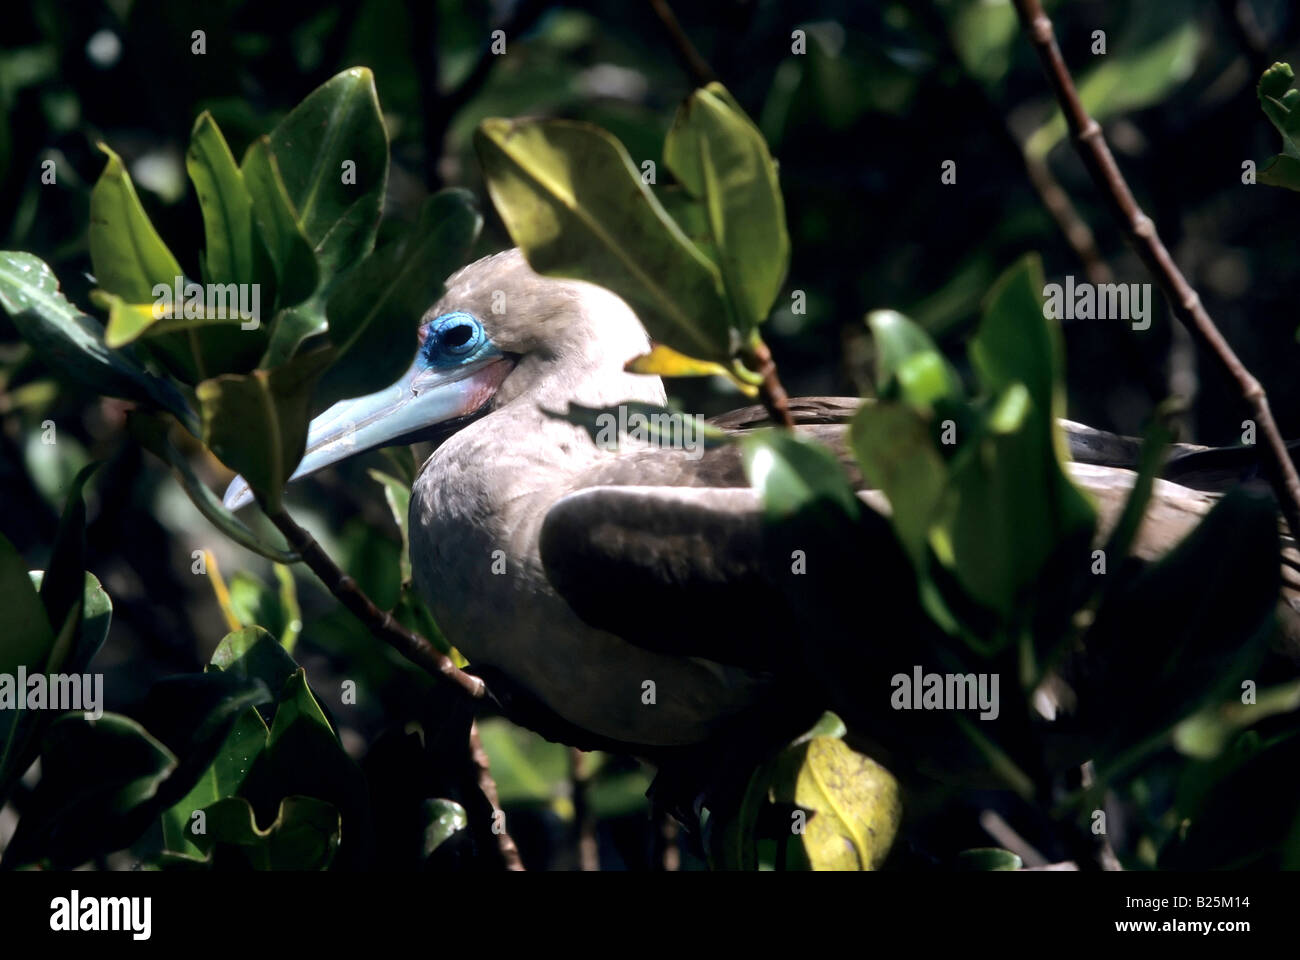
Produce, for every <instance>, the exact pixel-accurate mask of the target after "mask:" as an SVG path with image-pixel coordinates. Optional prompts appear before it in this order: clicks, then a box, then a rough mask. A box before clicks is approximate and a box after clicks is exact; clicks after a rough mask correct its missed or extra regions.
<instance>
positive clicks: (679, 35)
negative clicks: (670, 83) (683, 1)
mask: <svg viewBox="0 0 1300 960" xmlns="http://www.w3.org/2000/svg"><path fill="white" fill-rule="evenodd" d="M650 6H652V7H654V11H655V15H656V16H658V17H659V20H660V22H661V23H663V25H664V29H665V30H667V31H668V36H669V38H670V39H671V40H672V42H673V49H674V50H676V51H677V56H678V59H680V60H681V61H682V64H683V65H684V66H685V67H686V69H687V70H689V71H690V74H691V76H692V77H693V78H694V80H695V83H696V85H697V86H700V87H703V86H706V85H708V84H710V83H712V82H713V81H715V80H717V79H718V78H717V75H716V74H714V72H713V68H712V67H710V66H709V63H708V61H707V60H705V59H704V58H703V57H702V56H700V52H699V51H698V50H696V49H695V45H694V44H693V43H691V38H690V37H688V36H686V31H684V30H683V29H682V25H681V24H680V23H678V22H677V15H676V14H674V13H673V8H672V7H670V6H668V3H667V0H650Z"/></svg>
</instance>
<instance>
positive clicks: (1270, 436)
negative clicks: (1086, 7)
mask: <svg viewBox="0 0 1300 960" xmlns="http://www.w3.org/2000/svg"><path fill="white" fill-rule="evenodd" d="M1015 5H1016V11H1017V12H1018V13H1019V14H1020V21H1021V23H1022V24H1023V26H1024V28H1025V31H1026V33H1028V35H1029V39H1030V41H1031V42H1032V43H1033V45H1034V48H1035V50H1037V52H1038V57H1039V59H1040V60H1041V61H1042V63H1043V68H1044V70H1045V71H1046V73H1047V77H1048V80H1049V81H1050V82H1051V84H1052V88H1053V90H1054V91H1055V93H1056V99H1057V101H1058V102H1059V103H1060V106H1061V112H1062V113H1064V114H1065V119H1066V123H1067V124H1068V125H1069V128H1070V133H1071V135H1072V137H1073V139H1074V142H1075V147H1076V149H1078V151H1079V155H1080V157H1081V158H1082V159H1083V162H1084V165H1085V166H1086V167H1087V168H1088V172H1089V173H1090V174H1091V175H1092V179H1093V181H1094V182H1095V183H1096V184H1097V186H1098V187H1100V188H1101V190H1102V191H1103V192H1104V193H1105V195H1106V198H1107V200H1108V201H1109V203H1110V205H1111V207H1112V209H1113V211H1114V213H1115V215H1116V216H1117V217H1118V218H1119V221H1120V223H1121V225H1122V226H1123V227H1124V230H1125V233H1126V234H1127V236H1128V239H1129V242H1130V243H1131V244H1132V246H1133V248H1134V250H1135V251H1136V252H1137V254H1138V256H1139V257H1140V258H1141V260H1142V262H1143V263H1144V264H1146V267H1147V269H1148V270H1149V271H1151V274H1152V275H1153V276H1154V277H1155V279H1156V282H1157V283H1158V284H1159V285H1160V289H1161V290H1163V291H1164V294H1165V296H1166V297H1168V298H1169V302H1170V305H1171V306H1172V308H1173V311H1174V315H1175V316H1176V317H1178V319H1179V320H1180V321H1181V322H1182V323H1183V325H1184V326H1186V327H1187V329H1188V331H1189V332H1190V333H1191V334H1192V336H1193V337H1194V338H1195V339H1196V341H1197V343H1198V344H1199V345H1201V346H1202V347H1205V348H1207V349H1208V350H1209V351H1210V352H1211V353H1212V354H1213V355H1214V356H1215V357H1216V358H1217V359H1218V361H1219V365H1220V366H1221V367H1222V368H1223V370H1224V372H1225V373H1227V374H1228V375H1229V376H1230V377H1232V379H1234V380H1235V381H1236V382H1237V385H1238V386H1239V387H1240V389H1241V395H1242V398H1243V399H1244V400H1245V401H1246V403H1247V405H1248V406H1249V407H1250V409H1251V411H1252V412H1253V413H1254V415H1255V421H1256V423H1257V425H1258V426H1259V432H1260V434H1262V435H1263V439H1264V443H1263V444H1262V446H1263V447H1264V454H1265V456H1264V465H1265V467H1266V468H1267V473H1268V474H1269V479H1270V481H1271V482H1272V484H1273V489H1274V491H1275V492H1276V494H1277V498H1278V505H1279V507H1280V508H1281V510H1282V514H1283V516H1285V517H1286V521H1287V526H1289V527H1290V528H1291V533H1292V535H1293V536H1296V535H1300V475H1298V474H1297V473H1296V468H1295V464H1294V463H1292V462H1291V457H1290V454H1289V453H1288V452H1287V447H1286V441H1285V440H1283V438H1282V434H1281V432H1280V431H1279V430H1278V427H1277V422H1276V421H1275V420H1274V419H1273V412H1272V410H1270V409H1269V405H1268V396H1267V394H1265V392H1264V388H1263V386H1261V385H1260V382H1259V381H1258V380H1257V379H1256V378H1255V377H1254V375H1253V374H1252V373H1251V372H1250V371H1249V370H1247V369H1246V367H1245V365H1244V364H1242V362H1241V360H1240V359H1238V357H1237V355H1236V354H1235V353H1234V352H1233V350H1232V347H1230V346H1229V345H1228V341H1227V340H1225V339H1224V338H1223V334H1221V333H1220V332H1219V328H1218V327H1216V326H1215V324H1214V321H1213V320H1212V319H1211V318H1210V315H1209V313H1207V312H1206V310H1205V307H1204V305H1203V304H1202V303H1201V298H1200V295H1199V294H1197V292H1196V290H1195V289H1193V287H1192V285H1191V284H1190V283H1188V282H1187V278H1186V277H1184V276H1183V273H1182V271H1181V270H1179V269H1178V265H1177V264H1176V263H1175V262H1174V259H1173V257H1172V256H1170V254H1169V251H1168V250H1167V249H1166V248H1165V245H1164V244H1163V243H1162V242H1161V241H1160V236H1159V234H1158V233H1157V232H1156V225H1155V223H1154V221H1152V219H1151V218H1150V217H1148V216H1147V215H1146V214H1145V213H1143V212H1142V208H1141V207H1139V206H1138V204H1137V201H1136V200H1135V199H1134V198H1133V192H1132V191H1131V190H1130V189H1129V186H1128V183H1127V181H1125V179H1124V175H1123V174H1122V173H1120V170H1119V167H1118V166H1117V165H1116V163H1115V158H1114V157H1113V156H1112V155H1111V152H1110V148H1109V147H1108V146H1107V145H1106V139H1105V137H1104V136H1103V135H1102V132H1101V125H1100V124H1098V123H1097V121H1096V120H1094V119H1093V118H1092V117H1091V116H1089V114H1088V111H1087V110H1086V109H1085V108H1084V106H1083V104H1082V102H1080V100H1079V94H1078V91H1076V90H1075V87H1074V79H1073V78H1072V77H1071V76H1070V70H1069V68H1068V67H1067V66H1066V65H1065V60H1064V59H1063V58H1062V57H1061V50H1060V47H1058V46H1057V44H1056V35H1055V33H1054V32H1053V30H1052V21H1051V20H1049V19H1048V18H1047V15H1046V14H1045V13H1044V12H1043V7H1042V4H1041V3H1040V2H1039V0H1015Z"/></svg>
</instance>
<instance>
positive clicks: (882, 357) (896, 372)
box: [867, 310, 962, 411]
mask: <svg viewBox="0 0 1300 960" xmlns="http://www.w3.org/2000/svg"><path fill="white" fill-rule="evenodd" d="M867 325H868V326H869V327H870V328H871V333H872V336H873V338H874V340H875V344H876V391H877V393H878V394H879V396H880V397H881V398H882V399H894V398H896V397H901V398H902V399H904V400H906V401H907V402H908V403H909V404H911V405H912V406H913V407H915V408H917V409H919V410H926V411H928V410H929V409H930V407H932V406H933V405H934V403H935V402H936V401H937V400H941V399H959V398H960V397H961V394H962V389H961V381H960V380H959V379H958V378H957V372H956V371H955V370H953V368H952V365H951V364H949V363H948V361H947V359H946V358H945V357H944V355H943V354H942V353H940V352H939V348H938V347H936V346H935V345H934V341H933V340H931V339H930V336H929V334H927V333H926V332H925V331H924V330H923V329H922V328H921V327H919V326H918V325H917V324H915V323H913V322H912V321H911V320H909V319H907V317H905V316H903V315H902V314H901V313H895V312H894V311H893V310H875V311H873V312H872V313H870V314H868V315H867Z"/></svg>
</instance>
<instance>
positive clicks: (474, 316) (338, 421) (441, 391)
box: [225, 249, 662, 509]
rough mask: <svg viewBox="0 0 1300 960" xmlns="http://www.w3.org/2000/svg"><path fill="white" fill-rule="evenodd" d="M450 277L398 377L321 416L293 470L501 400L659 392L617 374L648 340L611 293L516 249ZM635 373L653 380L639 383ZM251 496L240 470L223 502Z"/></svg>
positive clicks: (440, 428) (426, 434)
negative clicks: (543, 268)
mask: <svg viewBox="0 0 1300 960" xmlns="http://www.w3.org/2000/svg"><path fill="white" fill-rule="evenodd" d="M446 286H447V292H446V293H445V294H444V295H443V297H442V299H440V300H439V301H438V302H437V303H435V304H434V305H433V306H432V307H430V308H429V309H428V310H427V311H426V312H425V314H424V316H423V317H421V319H420V325H419V346H418V349H417V351H416V354H415V359H414V361H413V362H412V363H411V366H410V367H409V368H408V369H407V371H406V373H405V374H403V375H402V378H401V379H400V380H398V381H397V382H396V383H394V384H393V385H392V386H390V387H387V388H385V389H384V390H380V391H379V392H377V393H372V394H369V395H367V396H364V397H357V398H355V399H352V400H343V401H341V402H339V403H336V404H334V405H333V406H332V407H330V408H329V409H328V410H326V411H325V412H324V413H322V414H321V415H320V416H318V417H316V418H315V419H314V420H313V421H312V422H311V425H310V427H309V429H308V432H307V448H306V451H305V453H304V454H303V458H302V462H301V463H300V464H299V465H298V469H297V470H296V471H294V474H293V476H292V477H291V478H290V479H293V480H297V479H300V478H302V477H305V476H307V475H309V474H312V473H315V472H317V471H318V470H321V469H323V468H324V467H327V466H329V465H331V464H334V463H338V462H339V461H341V460H344V459H347V458H348V457H352V456H355V455H357V454H360V453H363V452H365V451H367V450H373V449H375V448H377V447H385V446H395V445H398V444H406V443H414V442H416V441H419V440H428V439H436V438H438V437H440V436H445V435H447V434H449V433H453V432H455V431H456V430H458V429H460V428H461V427H463V426H465V425H466V424H467V423H469V422H470V421H472V420H475V419H477V418H478V417H481V416H483V415H484V414H486V413H488V412H490V411H493V410H498V409H501V408H502V407H504V406H506V405H508V404H517V403H527V404H530V405H532V406H533V407H536V406H538V405H541V406H545V407H548V408H552V409H557V408H558V409H563V408H564V405H565V404H566V403H567V402H570V401H575V400H576V401H579V402H583V403H605V402H608V403H616V402H620V401H622V400H626V399H642V398H643V397H642V396H640V395H642V394H645V393H646V391H647V389H649V391H650V392H651V393H654V392H655V391H656V390H658V391H660V392H661V389H662V388H661V387H660V386H659V384H658V378H647V377H640V378H634V377H633V375H628V374H623V372H622V371H623V365H624V364H625V363H626V362H627V361H628V360H630V359H631V358H632V357H634V356H636V355H637V354H639V353H644V352H645V351H646V350H647V349H648V347H649V340H648V338H647V336H646V333H645V330H644V328H643V327H642V326H641V323H640V321H639V320H637V318H636V315H635V314H634V313H633V312H632V311H631V309H630V308H629V307H628V306H627V305H626V304H625V303H624V302H623V301H622V300H621V299H619V298H618V297H617V296H615V295H614V294H612V293H610V292H609V291H607V290H604V289H602V288H600V287H597V286H593V285H592V284H588V283H581V282H577V281H571V280H556V279H553V278H549V277H543V276H541V275H539V274H537V273H535V272H534V271H533V270H532V268H531V267H529V265H528V262H527V261H526V260H525V259H524V257H523V254H522V253H521V252H520V251H519V250H518V249H513V250H507V251H505V252H503V253H498V254H493V255H492V256H489V257H484V258H483V259H481V260H477V261H475V262H474V263H471V264H470V265H469V266H467V267H465V268H463V269H462V270H460V271H459V272H457V273H455V274H453V275H452V276H451V277H450V278H449V279H448V281H447V285H446ZM631 379H639V380H641V381H647V380H651V379H653V381H654V384H653V385H647V384H644V383H642V384H641V385H640V387H639V388H637V387H636V386H635V385H631V384H629V383H628V382H627V381H628V380H631ZM601 384H614V385H615V386H613V387H612V389H613V392H612V393H610V394H609V395H608V396H600V395H593V394H592V393H591V387H592V385H597V386H599V385H601ZM618 391H623V392H622V395H618ZM629 391H634V392H629ZM648 399H650V400H652V401H653V400H655V399H656V398H655V397H653V396H652V397H649V398H648ZM659 400H660V401H661V400H662V397H661V396H660V397H659ZM251 501H252V492H251V491H250V490H249V488H248V485H247V484H246V483H244V481H243V478H242V477H236V478H235V480H234V482H232V483H231V485H230V487H229V489H227V491H226V495H225V504H226V506H227V507H229V508H231V509H236V508H238V507H241V506H243V505H245V504H247V503H249V502H251Z"/></svg>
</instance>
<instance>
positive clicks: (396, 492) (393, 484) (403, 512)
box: [366, 470, 411, 583]
mask: <svg viewBox="0 0 1300 960" xmlns="http://www.w3.org/2000/svg"><path fill="white" fill-rule="evenodd" d="M366 473H367V474H368V475H369V476H370V479H371V480H373V481H375V483H377V484H379V485H380V486H381V487H383V488H384V500H385V502H387V504H388V511H389V513H391V514H392V515H393V522H394V523H395V524H397V529H398V531H399V532H400V533H401V535H402V554H401V557H400V561H401V567H402V582H403V583H407V582H409V581H410V579H411V540H410V533H409V530H408V513H409V510H410V506H411V487H410V484H408V483H406V482H405V481H402V480H399V479H397V477H394V476H391V475H389V474H387V473H384V472H383V471H381V470H367V471H366Z"/></svg>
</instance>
